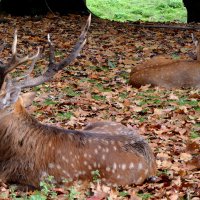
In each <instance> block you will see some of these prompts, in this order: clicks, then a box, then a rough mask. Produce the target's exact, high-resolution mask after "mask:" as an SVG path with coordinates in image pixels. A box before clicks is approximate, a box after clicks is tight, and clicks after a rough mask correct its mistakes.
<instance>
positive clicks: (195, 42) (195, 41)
mask: <svg viewBox="0 0 200 200" xmlns="http://www.w3.org/2000/svg"><path fill="white" fill-rule="evenodd" d="M191 37H192V41H193V43H194V45H195V46H197V45H198V40H197V39H196V38H195V36H194V34H193V33H191Z"/></svg>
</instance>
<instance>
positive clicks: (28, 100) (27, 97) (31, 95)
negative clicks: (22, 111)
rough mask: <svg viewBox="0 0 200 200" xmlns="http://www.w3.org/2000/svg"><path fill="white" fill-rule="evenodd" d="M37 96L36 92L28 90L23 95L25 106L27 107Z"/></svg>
mask: <svg viewBox="0 0 200 200" xmlns="http://www.w3.org/2000/svg"><path fill="white" fill-rule="evenodd" d="M35 96H36V92H27V93H24V94H22V95H21V98H22V101H23V106H24V107H25V108H26V107H28V106H30V105H31V104H32V103H33V100H34V98H35Z"/></svg>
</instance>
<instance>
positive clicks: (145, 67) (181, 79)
mask: <svg viewBox="0 0 200 200" xmlns="http://www.w3.org/2000/svg"><path fill="white" fill-rule="evenodd" d="M193 41H194V40H193ZM194 44H195V46H196V57H197V60H173V59H171V58H169V57H165V56H157V57H154V58H152V59H150V60H147V61H145V62H144V63H142V64H140V65H139V66H136V68H134V69H132V71H131V73H130V81H129V82H130V84H131V85H132V86H134V87H137V88H139V87H141V86H143V85H147V84H150V85H151V86H160V87H164V88H167V89H173V88H200V51H199V50H200V44H199V42H198V41H194Z"/></svg>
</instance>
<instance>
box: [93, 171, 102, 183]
mask: <svg viewBox="0 0 200 200" xmlns="http://www.w3.org/2000/svg"><path fill="white" fill-rule="evenodd" d="M91 174H92V180H93V182H94V183H97V182H99V181H100V177H101V175H100V173H99V170H94V171H92V172H91Z"/></svg>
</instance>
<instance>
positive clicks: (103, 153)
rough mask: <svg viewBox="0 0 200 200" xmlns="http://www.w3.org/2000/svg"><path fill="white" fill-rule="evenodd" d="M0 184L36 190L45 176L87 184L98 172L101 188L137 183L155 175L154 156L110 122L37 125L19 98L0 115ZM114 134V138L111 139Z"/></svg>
mask: <svg viewBox="0 0 200 200" xmlns="http://www.w3.org/2000/svg"><path fill="white" fill-rule="evenodd" d="M0 112H1V113H0V114H1V115H0V179H1V180H2V181H4V182H15V183H19V184H25V185H32V186H35V187H38V186H39V182H40V181H41V180H42V179H43V178H44V177H45V176H47V175H52V176H54V177H55V180H56V181H57V183H60V182H62V179H64V178H66V179H67V180H69V181H70V180H71V181H72V180H77V179H80V180H91V179H92V175H91V171H93V170H97V169H98V170H99V172H100V174H101V180H102V182H105V183H107V184H108V183H110V184H117V185H126V184H134V183H135V184H141V183H143V182H144V180H145V179H146V178H148V177H150V176H153V175H155V173H156V163H155V158H154V155H153V153H152V151H151V149H150V147H149V145H148V144H147V143H146V142H145V141H144V139H143V138H142V137H141V136H140V135H139V134H138V133H137V131H135V130H130V129H128V128H127V127H125V126H123V125H121V124H118V123H114V122H98V123H97V124H91V125H89V126H88V127H86V129H85V130H82V131H75V130H66V129H61V128H58V127H53V126H48V125H43V124H41V123H39V122H38V121H36V120H35V119H34V118H33V117H31V116H30V115H29V114H28V113H27V112H26V110H25V108H24V107H23V106H22V100H21V99H19V100H18V101H17V103H16V104H15V105H14V108H13V109H12V108H10V109H5V110H4V111H0ZM116 133H117V134H116Z"/></svg>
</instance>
